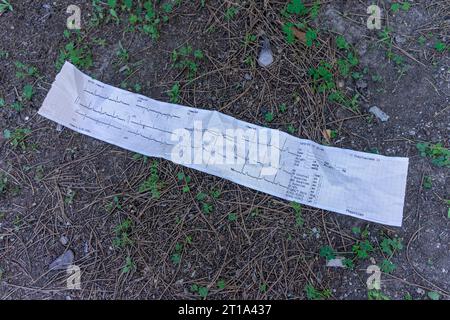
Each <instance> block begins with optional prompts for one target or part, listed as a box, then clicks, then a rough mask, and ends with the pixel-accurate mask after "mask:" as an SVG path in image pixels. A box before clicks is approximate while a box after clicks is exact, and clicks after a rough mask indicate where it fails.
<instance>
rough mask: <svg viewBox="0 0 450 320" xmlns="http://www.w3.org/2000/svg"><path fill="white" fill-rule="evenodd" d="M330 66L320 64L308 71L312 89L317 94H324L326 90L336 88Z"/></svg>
mask: <svg viewBox="0 0 450 320" xmlns="http://www.w3.org/2000/svg"><path fill="white" fill-rule="evenodd" d="M332 68H333V67H332V66H331V65H330V64H329V63H327V62H323V61H322V62H321V63H320V64H319V66H318V67H317V68H311V69H309V74H310V76H311V77H312V78H313V80H314V87H315V88H317V91H318V92H319V93H324V92H326V91H327V90H332V89H334V88H335V87H336V84H335V82H334V78H333V73H332V72H331V70H332Z"/></svg>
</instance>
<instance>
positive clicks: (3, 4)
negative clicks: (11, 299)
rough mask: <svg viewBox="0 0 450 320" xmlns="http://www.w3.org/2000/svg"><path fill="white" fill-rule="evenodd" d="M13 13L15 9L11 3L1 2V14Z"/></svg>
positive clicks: (2, 0)
mask: <svg viewBox="0 0 450 320" xmlns="http://www.w3.org/2000/svg"><path fill="white" fill-rule="evenodd" d="M8 10H9V11H11V12H13V11H14V10H13V7H12V5H11V3H10V2H9V1H8V0H1V2H0V13H3V12H5V11H8Z"/></svg>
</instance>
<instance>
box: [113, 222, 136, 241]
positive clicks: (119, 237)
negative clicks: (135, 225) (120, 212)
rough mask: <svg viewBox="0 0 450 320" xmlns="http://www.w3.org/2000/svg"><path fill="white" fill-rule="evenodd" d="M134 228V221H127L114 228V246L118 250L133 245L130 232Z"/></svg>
mask: <svg viewBox="0 0 450 320" xmlns="http://www.w3.org/2000/svg"><path fill="white" fill-rule="evenodd" d="M131 227H132V221H131V220H130V219H125V220H124V221H122V222H121V223H120V224H118V225H117V226H116V227H115V228H114V234H115V237H114V239H113V245H114V246H115V247H117V248H125V247H126V246H128V245H132V244H133V241H132V240H131V239H130V231H131Z"/></svg>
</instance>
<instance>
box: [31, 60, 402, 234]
mask: <svg viewBox="0 0 450 320" xmlns="http://www.w3.org/2000/svg"><path fill="white" fill-rule="evenodd" d="M39 114H40V115H42V116H44V117H46V118H48V119H50V120H53V121H55V122H57V123H59V124H61V125H63V126H65V127H67V128H70V129H72V130H75V131H77V132H79V133H82V134H85V135H88V136H91V137H94V138H96V139H100V140H102V141H106V142H108V143H111V144H114V145H117V146H120V147H122V148H125V149H128V150H131V151H134V152H137V153H140V154H143V155H147V156H152V157H159V158H164V159H167V160H173V157H172V151H173V148H174V147H175V145H176V144H177V142H178V141H174V140H173V137H172V134H173V132H174V130H177V129H180V128H182V129H184V130H185V131H186V132H191V133H193V132H195V131H196V130H198V128H196V127H195V125H194V123H195V122H197V123H198V122H201V124H202V129H201V131H202V133H205V132H208V133H209V135H208V136H209V140H208V141H207V142H204V143H205V145H201V146H200V147H199V146H198V145H197V146H196V145H195V144H194V145H192V146H190V148H192V154H193V155H198V154H199V152H200V151H202V152H203V155H208V154H209V155H211V156H212V155H213V154H214V157H225V155H224V154H221V153H220V152H218V153H217V154H215V153H214V152H211V153H209V151H211V150H216V149H214V148H213V147H211V145H213V144H214V141H216V140H214V137H218V136H220V137H221V138H223V139H225V140H226V139H228V138H229V137H228V136H227V132H228V131H226V129H244V130H245V132H247V136H246V138H245V141H247V143H248V144H249V145H250V144H252V143H256V144H261V141H260V140H257V139H256V138H255V137H257V135H258V133H260V132H262V130H265V131H269V132H271V133H273V134H278V137H279V144H278V146H279V147H278V149H277V151H278V164H277V166H276V167H275V168H276V170H275V171H274V172H273V173H272V174H270V175H268V174H262V173H263V171H264V170H265V169H267V166H265V165H263V164H262V163H260V162H254V161H248V157H245V156H244V157H243V158H242V159H240V160H241V161H237V162H236V163H232V164H216V163H215V162H214V161H212V164H211V163H210V162H211V161H209V159H208V157H207V156H206V159H203V160H204V161H202V162H201V163H197V162H194V163H190V164H185V163H182V164H183V165H185V166H187V167H190V168H193V169H196V170H199V171H202V172H206V173H209V174H213V175H216V176H219V177H222V178H225V179H227V180H230V181H233V182H235V183H238V184H240V185H243V186H246V187H249V188H252V189H254V190H258V191H261V192H264V193H268V194H271V195H273V196H276V197H279V198H282V199H285V200H289V201H295V202H298V203H301V204H305V205H309V206H312V207H316V208H320V209H325V210H329V211H333V212H337V213H341V214H345V215H349V216H353V217H357V218H361V219H364V220H368V221H373V222H377V223H382V224H386V225H392V226H401V224H402V217H403V205H404V198H405V188H406V178H407V172H408V158H398V157H385V156H380V155H376V154H370V153H364V152H358V151H351V150H347V149H340V148H334V147H326V146H322V145H320V144H317V143H314V142H312V141H309V140H304V139H299V138H296V137H293V136H291V135H289V134H287V133H284V132H281V131H278V130H274V129H268V128H264V127H260V126H257V125H253V124H250V123H247V122H244V121H240V120H238V119H235V118H233V117H231V116H227V115H225V114H222V113H220V112H217V111H209V110H203V109H198V108H191V107H186V106H181V105H176V104H171V103H165V102H161V101H157V100H153V99H150V98H147V97H145V96H143V95H140V94H135V93H131V92H128V91H125V90H122V89H119V88H115V87H112V86H110V85H107V84H104V83H102V82H100V81H97V80H94V79H93V78H91V77H89V76H87V75H85V74H83V73H82V72H81V71H79V70H78V69H76V67H74V66H73V65H72V64H70V63H68V62H66V63H65V64H64V66H63V68H62V70H61V72H60V73H59V74H58V75H57V76H56V80H55V82H54V83H53V85H52V87H51V89H50V91H49V93H48V95H47V97H46V98H45V101H44V103H43V105H42V107H41V108H40V110H39ZM248 132H250V133H251V132H253V133H254V134H253V135H252V134H248ZM211 137H213V138H211ZM208 146H209V147H208ZM270 146H271V141H270V140H269V141H267V147H270ZM198 148H200V149H201V150H199V149H198ZM205 150H206V151H208V152H204V151H205ZM234 151H236V150H234ZM233 155H234V156H235V157H236V153H233ZM204 157H205V156H204ZM214 159H216V158H214Z"/></svg>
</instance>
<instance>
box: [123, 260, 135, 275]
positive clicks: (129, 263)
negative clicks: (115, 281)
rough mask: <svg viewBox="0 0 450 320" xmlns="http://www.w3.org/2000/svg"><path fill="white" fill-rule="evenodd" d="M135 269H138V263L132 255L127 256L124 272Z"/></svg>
mask: <svg viewBox="0 0 450 320" xmlns="http://www.w3.org/2000/svg"><path fill="white" fill-rule="evenodd" d="M133 270H136V264H135V263H134V261H133V259H131V257H126V259H125V265H124V266H123V267H122V273H128V272H130V271H133Z"/></svg>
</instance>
